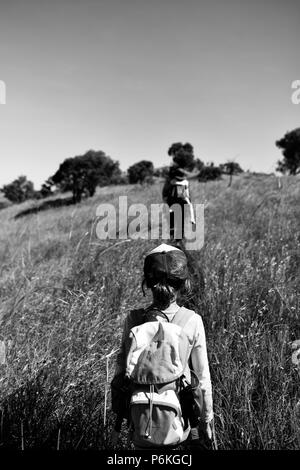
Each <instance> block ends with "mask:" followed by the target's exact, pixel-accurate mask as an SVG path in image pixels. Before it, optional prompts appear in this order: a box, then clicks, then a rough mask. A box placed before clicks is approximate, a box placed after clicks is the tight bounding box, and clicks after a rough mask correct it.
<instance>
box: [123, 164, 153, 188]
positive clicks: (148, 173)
mask: <svg viewBox="0 0 300 470" xmlns="http://www.w3.org/2000/svg"><path fill="white" fill-rule="evenodd" d="M127 173H128V179H129V183H130V184H135V183H143V182H144V181H145V180H146V178H148V179H149V177H153V173H154V167H153V163H152V162H150V161H147V160H141V161H140V162H138V163H135V164H134V165H132V166H130V167H129V168H128V170H127Z"/></svg>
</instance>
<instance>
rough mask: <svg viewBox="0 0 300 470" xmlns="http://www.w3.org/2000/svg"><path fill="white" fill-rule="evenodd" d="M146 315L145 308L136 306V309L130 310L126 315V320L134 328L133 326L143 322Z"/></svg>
mask: <svg viewBox="0 0 300 470" xmlns="http://www.w3.org/2000/svg"><path fill="white" fill-rule="evenodd" d="M144 315H145V309H144V308H136V309H133V310H130V312H129V313H128V314H127V317H126V321H127V324H128V326H129V328H132V327H133V326H137V325H139V324H141V323H143V322H144Z"/></svg>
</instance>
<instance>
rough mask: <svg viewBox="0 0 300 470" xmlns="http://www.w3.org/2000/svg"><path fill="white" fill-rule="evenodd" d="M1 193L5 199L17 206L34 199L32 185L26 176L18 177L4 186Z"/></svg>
mask: <svg viewBox="0 0 300 470" xmlns="http://www.w3.org/2000/svg"><path fill="white" fill-rule="evenodd" d="M1 192H2V193H3V194H4V196H5V197H6V199H8V200H9V201H11V202H13V203H17V204H19V203H21V202H24V201H26V200H27V199H32V198H34V197H35V191H34V186H33V183H32V181H29V180H28V179H27V177H26V176H19V177H18V178H17V179H15V180H14V181H12V182H11V183H9V184H6V185H4V186H3V187H2V188H1Z"/></svg>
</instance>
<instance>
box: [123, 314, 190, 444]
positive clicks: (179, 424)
mask: <svg viewBox="0 0 300 470" xmlns="http://www.w3.org/2000/svg"><path fill="white" fill-rule="evenodd" d="M156 313H157V312H156ZM160 314H162V315H164V316H165V319H161V318H160V319H157V317H156V316H154V315H153V316H152V318H151V319H150V320H148V321H146V322H145V323H143V324H141V325H138V326H135V327H133V328H132V329H131V330H130V334H129V350H128V354H127V360H126V377H127V378H128V379H129V380H130V382H131V398H130V405H129V413H130V422H131V427H132V440H133V443H134V444H135V445H136V446H138V447H142V448H146V447H161V446H174V445H177V444H180V443H181V442H183V441H184V440H185V439H186V438H187V437H188V434H189V432H190V425H189V421H188V420H187V419H186V418H185V417H184V416H183V410H182V406H181V402H180V393H179V392H180V390H182V388H183V380H184V375H183V374H184V370H185V368H186V367H187V364H188V359H189V352H190V346H189V339H188V337H187V335H186V333H185V332H184V326H185V325H186V323H187V322H188V321H189V319H190V318H191V316H192V315H193V312H192V311H191V310H187V309H186V308H184V307H180V309H179V310H178V311H177V312H176V314H175V316H174V318H173V320H172V321H169V320H168V317H167V316H166V315H165V314H163V312H160Z"/></svg>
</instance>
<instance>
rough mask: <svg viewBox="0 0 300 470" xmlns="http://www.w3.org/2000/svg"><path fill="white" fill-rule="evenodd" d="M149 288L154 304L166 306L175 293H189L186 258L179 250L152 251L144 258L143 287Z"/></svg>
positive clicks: (189, 284)
mask: <svg viewBox="0 0 300 470" xmlns="http://www.w3.org/2000/svg"><path fill="white" fill-rule="evenodd" d="M145 286H146V287H147V288H150V289H151V290H152V294H153V301H154V304H155V305H156V306H158V307H160V308H162V309H163V308H167V307H168V306H169V305H170V303H171V302H173V301H174V300H175V299H176V298H177V295H178V294H179V295H180V296H181V297H183V296H186V295H188V294H190V292H191V281H190V278H189V273H188V268H187V259H186V256H185V254H184V253H183V252H182V251H181V250H176V251H175V250H174V251H168V252H161V253H153V254H150V255H148V256H147V257H146V258H145V263H144V280H143V282H142V289H143V293H144V295H145V291H144V287H145Z"/></svg>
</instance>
